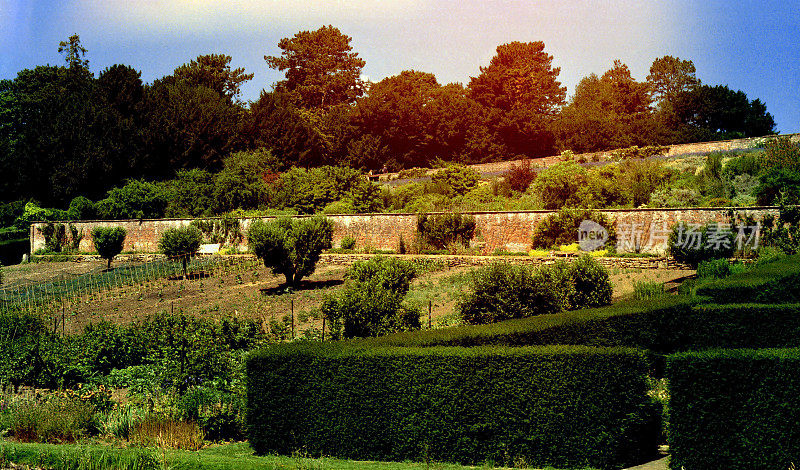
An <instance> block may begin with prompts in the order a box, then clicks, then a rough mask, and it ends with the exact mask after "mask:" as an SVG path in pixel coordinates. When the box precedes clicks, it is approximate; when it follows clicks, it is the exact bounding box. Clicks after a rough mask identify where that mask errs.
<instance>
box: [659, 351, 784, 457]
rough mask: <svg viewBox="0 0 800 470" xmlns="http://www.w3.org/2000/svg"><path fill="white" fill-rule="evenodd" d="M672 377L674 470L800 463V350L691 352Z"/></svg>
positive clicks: (675, 364)
mask: <svg viewBox="0 0 800 470" xmlns="http://www.w3.org/2000/svg"><path fill="white" fill-rule="evenodd" d="M667 376H668V378H669V383H670V393H671V399H670V431H669V444H670V451H671V454H672V457H671V462H670V465H671V467H672V468H673V469H681V468H685V469H686V470H715V469H719V470H723V469H724V470H729V469H735V468H742V469H744V468H746V469H748V470H761V469H763V470H774V469H787V468H790V465H791V464H794V465H795V466H797V465H798V464H800V427H798V425H797V423H798V422H800V350H798V349H771V350H766V349H762V350H716V351H702V352H687V353H682V354H677V355H674V356H670V357H669V358H668V363H667ZM791 468H794V467H791Z"/></svg>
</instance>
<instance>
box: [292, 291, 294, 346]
mask: <svg viewBox="0 0 800 470" xmlns="http://www.w3.org/2000/svg"><path fill="white" fill-rule="evenodd" d="M292 339H294V299H292Z"/></svg>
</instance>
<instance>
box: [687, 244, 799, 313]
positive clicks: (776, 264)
mask: <svg viewBox="0 0 800 470" xmlns="http://www.w3.org/2000/svg"><path fill="white" fill-rule="evenodd" d="M697 295H700V296H707V297H711V298H712V299H714V301H716V302H719V303H745V302H755V303H765V304H766V303H798V302H800V255H795V256H787V257H785V258H781V259H779V260H777V261H773V262H772V263H767V264H764V265H761V266H757V267H755V268H753V269H751V270H749V271H746V272H743V273H739V274H734V275H732V276H729V277H727V278H725V279H720V280H717V281H713V282H709V283H706V284H703V285H701V286H699V287H698V288H697Z"/></svg>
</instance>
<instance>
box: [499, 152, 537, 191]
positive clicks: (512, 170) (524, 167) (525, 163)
mask: <svg viewBox="0 0 800 470" xmlns="http://www.w3.org/2000/svg"><path fill="white" fill-rule="evenodd" d="M503 178H504V179H505V181H506V183H508V185H509V186H510V187H511V189H513V190H514V191H517V192H520V193H524V192H525V190H527V189H528V186H530V185H531V183H532V182H533V180H535V179H536V170H534V169H533V167H532V166H531V161H530V159H526V160H522V161H521V162H520V163H519V165H515V164H512V165H511V166H510V167H509V168H508V170H507V171H506V172H505V173H504V174H503Z"/></svg>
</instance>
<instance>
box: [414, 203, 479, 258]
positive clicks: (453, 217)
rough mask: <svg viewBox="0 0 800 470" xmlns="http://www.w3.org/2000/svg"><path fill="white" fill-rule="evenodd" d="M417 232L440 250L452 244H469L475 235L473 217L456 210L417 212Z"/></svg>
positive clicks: (425, 240)
mask: <svg viewBox="0 0 800 470" xmlns="http://www.w3.org/2000/svg"><path fill="white" fill-rule="evenodd" d="M417 234H418V236H419V237H421V239H422V240H423V241H424V242H425V243H427V244H429V245H430V246H432V247H433V248H435V249H438V250H442V249H445V248H447V247H448V246H450V245H453V244H461V245H463V246H469V242H470V240H472V237H474V236H475V217H473V216H471V215H462V214H459V213H457V212H449V213H446V214H431V215H428V214H419V215H418V216H417Z"/></svg>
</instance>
